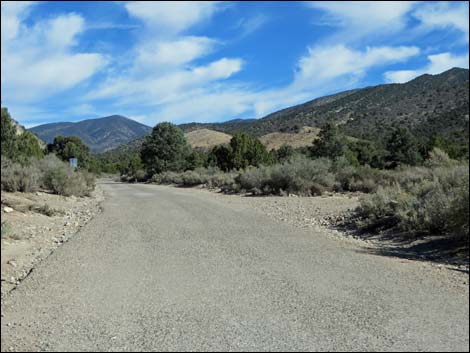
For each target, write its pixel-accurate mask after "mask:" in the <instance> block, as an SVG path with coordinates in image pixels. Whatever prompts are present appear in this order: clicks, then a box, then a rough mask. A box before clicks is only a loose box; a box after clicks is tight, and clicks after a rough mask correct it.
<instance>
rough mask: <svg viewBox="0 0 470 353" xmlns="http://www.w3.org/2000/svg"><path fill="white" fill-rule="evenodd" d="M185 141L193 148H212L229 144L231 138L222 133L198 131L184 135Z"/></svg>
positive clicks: (205, 130) (207, 130)
mask: <svg viewBox="0 0 470 353" xmlns="http://www.w3.org/2000/svg"><path fill="white" fill-rule="evenodd" d="M184 136H185V137H186V140H187V141H188V142H189V144H190V145H191V146H192V147H193V148H212V147H214V146H217V145H222V144H225V143H229V142H230V139H231V138H232V136H230V135H228V134H224V133H223V132H219V131H214V130H209V129H199V130H194V131H191V132H188V133H186V134H184Z"/></svg>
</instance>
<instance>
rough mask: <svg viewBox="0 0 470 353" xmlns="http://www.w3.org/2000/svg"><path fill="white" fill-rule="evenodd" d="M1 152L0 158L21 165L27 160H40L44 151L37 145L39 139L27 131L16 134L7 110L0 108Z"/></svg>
mask: <svg viewBox="0 0 470 353" xmlns="http://www.w3.org/2000/svg"><path fill="white" fill-rule="evenodd" d="M1 129H2V133H1V143H2V144H1V151H2V156H5V157H8V158H10V159H12V160H15V161H19V162H21V163H23V162H26V161H27V160H28V159H29V158H31V157H33V158H42V157H43V156H44V151H43V149H42V147H41V145H40V144H39V139H38V138H37V137H36V136H35V135H34V134H33V133H31V132H29V131H22V132H20V133H18V132H17V128H16V126H15V123H14V121H13V119H12V118H11V116H10V113H8V109H7V108H2V113H1Z"/></svg>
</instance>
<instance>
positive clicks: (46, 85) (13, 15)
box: [1, 2, 106, 103]
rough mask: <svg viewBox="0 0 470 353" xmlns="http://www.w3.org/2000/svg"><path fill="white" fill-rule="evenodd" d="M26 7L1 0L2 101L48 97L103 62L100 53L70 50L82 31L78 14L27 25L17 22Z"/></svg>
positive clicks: (86, 75)
mask: <svg viewBox="0 0 470 353" xmlns="http://www.w3.org/2000/svg"><path fill="white" fill-rule="evenodd" d="M30 5H31V4H29V6H30ZM10 6H12V7H11V8H10ZM4 9H5V12H4ZM27 10H28V6H24V5H23V6H19V5H18V4H15V3H11V4H10V3H9V2H8V3H4V2H2V70H1V71H2V72H1V76H2V78H1V82H2V91H3V92H4V97H3V100H4V101H6V102H8V103H10V102H23V103H27V102H32V101H37V100H40V99H44V98H48V97H50V96H52V95H54V94H56V93H59V92H62V91H64V90H66V89H69V88H71V87H73V86H75V85H77V84H78V83H80V82H82V81H84V80H86V79H87V78H89V77H91V76H92V75H93V74H95V73H96V72H97V71H98V70H100V69H101V68H102V67H103V66H104V65H105V64H106V59H105V58H104V57H103V56H102V55H100V54H95V53H73V52H72V47H73V46H74V45H75V44H76V43H75V41H76V36H77V35H78V34H79V33H81V32H83V30H84V20H83V18H82V17H81V16H79V15H76V14H66V15H61V16H58V17H55V18H52V19H49V20H44V21H39V22H37V23H36V24H35V25H34V26H31V27H27V26H26V25H24V24H22V22H21V21H22V20H23V19H24V16H25V15H24V14H25V12H27ZM4 19H5V20H6V21H5V22H4ZM12 23H13V24H15V25H12ZM12 28H13V29H12ZM4 33H6V35H5V36H4Z"/></svg>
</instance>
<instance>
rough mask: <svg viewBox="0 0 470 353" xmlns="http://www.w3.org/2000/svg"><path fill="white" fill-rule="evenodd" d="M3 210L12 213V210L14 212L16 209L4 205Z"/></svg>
mask: <svg viewBox="0 0 470 353" xmlns="http://www.w3.org/2000/svg"><path fill="white" fill-rule="evenodd" d="M3 211H4V212H5V213H10V212H13V211H14V209H13V208H11V207H8V206H5V207H3Z"/></svg>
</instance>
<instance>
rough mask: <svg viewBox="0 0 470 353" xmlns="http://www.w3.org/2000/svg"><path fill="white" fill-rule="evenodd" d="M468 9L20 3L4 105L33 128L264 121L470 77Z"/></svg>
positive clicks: (9, 7)
mask: <svg viewBox="0 0 470 353" xmlns="http://www.w3.org/2000/svg"><path fill="white" fill-rule="evenodd" d="M468 7H469V6H468V2H457V1H453V2H434V1H433V2H398V1H397V2H392V1H388V2H331V1H328V2H316V1H312V2H84V1H83V2H74V1H67V2H60V1H54V2H27V1H23V2H13V1H2V5H1V17H2V18H1V23H2V27H1V35H2V42H1V44H2V48H1V49H2V57H1V88H2V106H6V107H8V108H9V110H10V112H11V114H12V116H13V117H14V118H15V119H16V120H18V121H19V122H20V123H22V124H23V125H25V126H27V127H31V126H34V125H39V124H43V123H48V122H57V121H78V120H83V119H88V118H96V117H102V116H107V115H112V114H121V115H124V116H127V117H130V118H133V119H135V120H138V121H140V122H143V123H145V124H148V125H151V126H153V125H155V124H156V123H158V122H160V121H172V122H175V123H184V122H192V121H197V122H214V121H224V120H229V119H234V118H260V117H263V116H265V115H266V114H268V113H271V112H273V111H276V110H278V109H281V108H284V107H287V106H291V105H294V104H297V103H302V102H305V101H308V100H310V99H313V98H316V97H319V96H322V95H326V94H331V93H335V92H339V91H343V90H347V89H351V88H356V87H364V86H369V85H377V84H382V83H391V82H398V83H401V82H406V81H408V80H410V79H413V78H414V77H416V76H418V75H421V74H423V73H431V74H437V73H440V72H442V71H445V70H447V69H449V68H452V67H455V66H457V67H466V68H468V60H469V57H468V51H469V42H468V35H469V17H468V11H469V8H468Z"/></svg>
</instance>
